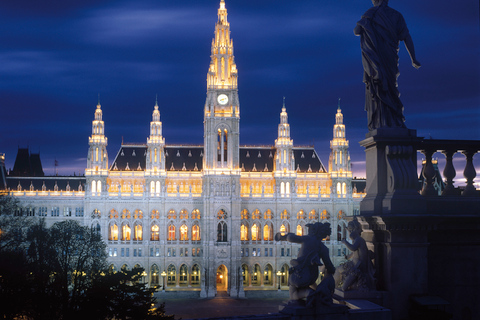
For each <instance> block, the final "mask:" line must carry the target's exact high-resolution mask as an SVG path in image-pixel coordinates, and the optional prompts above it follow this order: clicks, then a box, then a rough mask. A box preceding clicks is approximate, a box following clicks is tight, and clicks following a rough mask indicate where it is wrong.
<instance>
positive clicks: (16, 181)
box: [7, 176, 85, 191]
mask: <svg viewBox="0 0 480 320" xmlns="http://www.w3.org/2000/svg"><path fill="white" fill-rule="evenodd" d="M19 185H20V190H21V191H25V190H27V191H28V190H30V188H31V186H33V187H32V189H33V190H38V191H42V190H43V186H45V191H54V190H55V185H56V186H57V190H59V191H60V190H62V191H66V190H67V186H69V187H70V191H78V190H79V186H80V185H81V188H82V190H85V177H75V176H73V177H72V176H67V177H61V176H51V177H13V176H7V188H8V189H10V190H18V189H19V187H18V186H19Z"/></svg>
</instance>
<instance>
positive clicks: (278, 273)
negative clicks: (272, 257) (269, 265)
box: [277, 270, 282, 291]
mask: <svg viewBox="0 0 480 320" xmlns="http://www.w3.org/2000/svg"><path fill="white" fill-rule="evenodd" d="M281 275H282V272H281V271H280V270H278V271H277V277H278V291H280V277H281Z"/></svg>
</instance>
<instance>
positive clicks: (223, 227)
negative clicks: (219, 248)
mask: <svg viewBox="0 0 480 320" xmlns="http://www.w3.org/2000/svg"><path fill="white" fill-rule="evenodd" d="M226 241H227V224H226V223H225V221H220V222H219V223H218V225H217V242H226Z"/></svg>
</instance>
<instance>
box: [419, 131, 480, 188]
mask: <svg viewBox="0 0 480 320" xmlns="http://www.w3.org/2000/svg"><path fill="white" fill-rule="evenodd" d="M416 148H417V150H418V151H419V152H421V153H423V155H424V156H425V168H424V170H423V177H424V179H425V184H424V186H423V188H422V191H421V194H422V195H424V196H435V195H437V192H436V190H435V188H434V178H435V174H436V172H435V168H434V166H433V162H432V156H433V154H434V153H435V152H441V153H443V154H444V155H445V169H444V170H443V176H444V178H445V188H444V190H443V192H442V196H454V195H458V192H457V189H455V186H454V184H453V179H454V178H455V176H456V171H455V167H454V166H453V156H454V155H455V154H456V153H462V154H463V155H464V156H465V158H466V163H465V168H464V170H463V176H464V177H465V179H466V186H465V189H464V190H463V192H462V193H461V195H462V196H463V197H475V196H476V197H479V194H478V192H477V191H476V189H475V186H474V183H475V182H474V179H475V176H476V175H477V173H476V171H475V166H474V165H473V156H474V155H475V154H476V153H477V152H479V151H480V141H476V140H437V139H435V140H433V139H423V140H421V141H419V142H418V144H417V146H416Z"/></svg>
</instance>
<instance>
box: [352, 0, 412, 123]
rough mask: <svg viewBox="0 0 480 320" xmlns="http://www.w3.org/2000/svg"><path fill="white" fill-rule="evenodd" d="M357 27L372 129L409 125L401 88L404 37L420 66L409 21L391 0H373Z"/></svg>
mask: <svg viewBox="0 0 480 320" xmlns="http://www.w3.org/2000/svg"><path fill="white" fill-rule="evenodd" d="M372 2H373V5H374V7H372V8H370V9H369V10H367V12H365V13H364V14H363V16H362V18H361V19H360V21H358V22H357V26H356V27H355V29H354V30H353V32H354V33H355V35H357V36H360V47H361V49H362V63H363V69H364V75H363V82H365V86H366V91H365V110H366V111H367V117H368V129H369V130H370V131H372V130H375V129H377V128H382V127H390V128H406V126H405V123H404V121H405V118H404V116H403V104H402V102H401V101H400V98H399V97H400V93H399V92H398V89H397V78H398V76H399V72H398V45H399V42H400V41H404V43H405V47H406V48H407V51H408V53H409V54H410V58H411V60H412V65H413V66H414V67H415V68H417V69H418V68H420V62H418V61H417V59H416V58H415V49H414V46H413V41H412V37H411V36H410V33H409V31H408V28H407V24H406V23H405V20H404V19H403V16H402V14H401V13H400V12H398V11H396V10H394V9H392V8H390V7H389V6H388V0H372Z"/></svg>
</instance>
